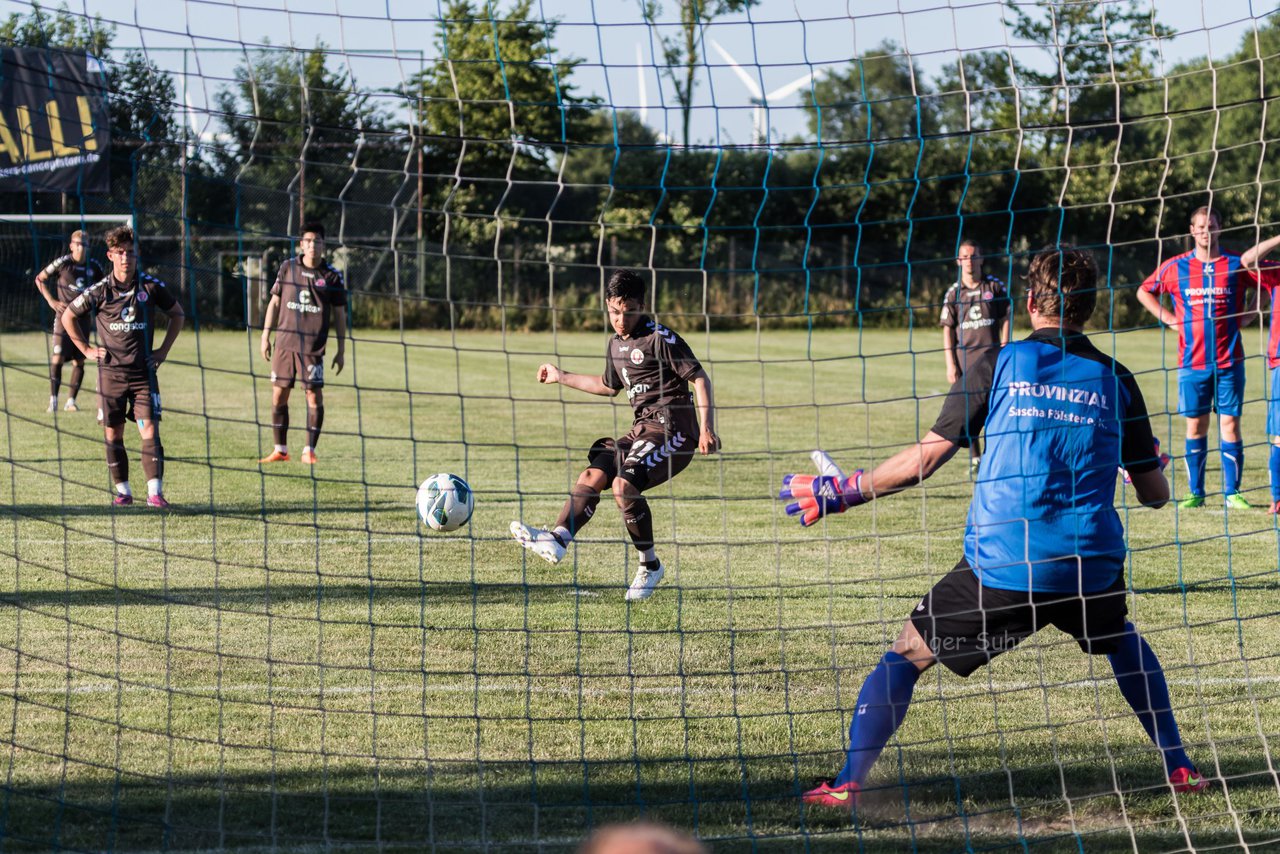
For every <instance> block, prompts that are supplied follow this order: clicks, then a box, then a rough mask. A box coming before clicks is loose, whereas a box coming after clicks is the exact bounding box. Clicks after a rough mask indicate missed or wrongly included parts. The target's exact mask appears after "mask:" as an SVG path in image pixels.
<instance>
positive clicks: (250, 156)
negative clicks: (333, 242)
mask: <svg viewBox="0 0 1280 854" xmlns="http://www.w3.org/2000/svg"><path fill="white" fill-rule="evenodd" d="M328 56H329V53H328V51H327V50H326V47H325V45H324V44H323V43H318V44H317V45H316V46H315V47H313V48H311V49H310V50H301V49H297V48H292V47H288V48H279V49H274V50H272V49H265V50H261V51H257V52H255V53H254V54H252V55H250V56H249V58H248V59H247V60H246V61H245V62H244V63H243V64H241V65H240V66H239V67H237V68H236V70H235V83H234V84H232V85H231V86H228V87H224V88H222V89H221V90H219V91H218V93H217V94H216V95H215V96H214V102H215V104H216V105H217V108H218V111H219V118H220V121H221V123H222V125H223V127H224V128H225V130H226V133H227V134H228V137H229V139H230V144H229V145H227V146H224V147H221V148H219V149H217V150H216V151H215V154H214V158H215V161H216V166H217V168H218V171H219V172H220V173H221V174H222V175H223V177H224V178H225V179H226V180H228V181H230V182H233V183H235V184H237V185H238V186H239V187H240V188H241V190H240V193H239V197H240V200H239V201H240V204H239V208H240V220H241V227H246V226H250V227H255V228H261V229H264V230H267V231H277V232H278V231H281V230H284V229H285V228H287V227H288V224H289V223H290V222H292V221H293V213H294V212H295V211H297V212H298V215H299V219H300V220H302V219H308V218H310V217H312V216H317V217H319V216H320V215H321V214H323V213H327V212H328V209H329V207H330V206H331V205H332V203H333V202H334V201H336V200H338V199H339V198H340V197H341V196H342V193H343V190H344V188H346V187H347V185H348V183H349V182H350V181H351V179H352V173H353V171H355V170H358V169H359V168H361V167H362V166H367V165H372V163H376V162H379V161H381V162H384V163H391V164H394V165H396V166H399V165H401V164H402V163H403V160H404V152H403V150H402V148H401V147H399V146H398V144H397V143H396V141H395V139H394V138H393V137H392V136H391V135H390V134H389V133H388V128H387V121H386V118H385V116H383V115H382V114H381V113H380V112H379V111H378V110H377V108H376V107H375V106H374V105H373V104H372V102H371V93H370V92H367V91H359V90H357V89H356V88H355V87H354V86H353V84H352V80H351V76H350V74H349V72H348V71H346V70H340V71H334V70H332V69H330V68H329V67H328V62H327V61H328ZM364 149H369V150H368V151H365V150H364ZM282 193H283V195H285V196H286V197H287V200H288V204H287V205H286V206H283V207H284V210H283V212H284V213H285V214H286V221H285V222H281V221H280V218H279V215H280V213H281V212H282V210H281V208H282V205H281V204H280V202H281V198H280V197H281V194H282ZM299 204H301V206H302V208H303V210H298V206H299ZM294 225H295V226H301V222H296V223H294Z"/></svg>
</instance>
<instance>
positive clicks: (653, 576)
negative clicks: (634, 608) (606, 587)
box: [627, 563, 667, 602]
mask: <svg viewBox="0 0 1280 854" xmlns="http://www.w3.org/2000/svg"><path fill="white" fill-rule="evenodd" d="M666 574H667V568H666V567H665V566H663V565H662V564H661V563H659V564H658V568H657V569H645V568H644V564H641V565H640V568H639V569H637V570H636V577H635V578H633V579H631V586H630V587H628V588H627V601H628V602H638V601H640V600H641V599H648V598H649V597H650V596H652V595H653V590H654V588H655V587H657V586H658V584H659V583H660V582H661V581H662V576H664V575H666Z"/></svg>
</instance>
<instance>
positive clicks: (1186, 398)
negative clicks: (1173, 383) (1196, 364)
mask: <svg viewBox="0 0 1280 854" xmlns="http://www.w3.org/2000/svg"><path fill="white" fill-rule="evenodd" d="M1243 403H1244V365H1236V366H1235V367H1233V368H1209V369H1207V370H1203V371H1193V370H1190V369H1186V368H1184V369H1182V370H1180V371H1178V414H1180V415H1185V416H1186V417H1188V418H1199V417H1200V416H1201V415H1208V414H1209V413H1210V412H1211V411H1212V412H1217V413H1218V414H1219V415H1233V416H1236V417H1239V415H1240V411H1241V407H1242V405H1243Z"/></svg>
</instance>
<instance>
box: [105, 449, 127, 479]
mask: <svg viewBox="0 0 1280 854" xmlns="http://www.w3.org/2000/svg"><path fill="white" fill-rule="evenodd" d="M107 470H108V471H109V472H111V482H112V483H124V482H125V481H126V480H128V479H129V454H128V453H127V452H126V451H125V449H124V442H123V441H121V442H112V441H111V440H110V439H108V440H107Z"/></svg>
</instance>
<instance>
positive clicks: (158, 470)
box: [142, 436, 164, 480]
mask: <svg viewBox="0 0 1280 854" xmlns="http://www.w3.org/2000/svg"><path fill="white" fill-rule="evenodd" d="M142 470H143V472H145V473H146V475H147V480H155V479H156V478H158V477H164V445H162V444H160V437H159V436H156V437H155V438H154V439H143V440H142Z"/></svg>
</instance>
